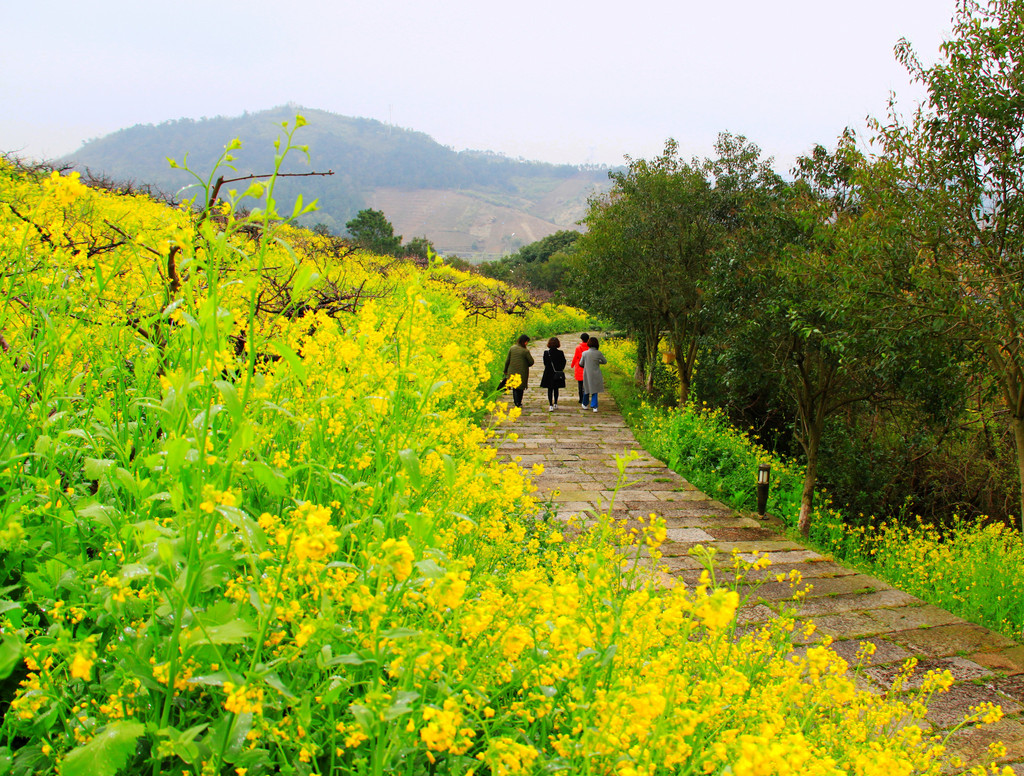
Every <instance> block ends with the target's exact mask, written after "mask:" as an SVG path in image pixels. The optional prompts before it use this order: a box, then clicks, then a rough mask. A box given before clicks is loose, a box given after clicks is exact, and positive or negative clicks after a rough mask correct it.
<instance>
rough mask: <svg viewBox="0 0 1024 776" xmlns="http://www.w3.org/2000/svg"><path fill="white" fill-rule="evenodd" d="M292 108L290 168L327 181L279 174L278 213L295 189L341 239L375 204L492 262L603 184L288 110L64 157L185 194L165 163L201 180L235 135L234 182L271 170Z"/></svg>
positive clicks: (566, 218)
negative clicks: (295, 149) (295, 126)
mask: <svg viewBox="0 0 1024 776" xmlns="http://www.w3.org/2000/svg"><path fill="white" fill-rule="evenodd" d="M296 113H301V114H302V115H303V116H304V117H305V118H306V119H307V120H308V121H309V126H307V127H304V128H302V129H301V130H299V133H298V135H297V140H298V141H299V142H301V143H304V144H307V145H308V146H309V151H310V161H309V163H308V164H307V163H306V160H305V158H304V157H302V155H301V154H296V155H295V156H294V157H289V161H288V162H287V163H286V164H287V168H286V170H285V171H286V172H310V171H319V172H323V171H326V170H333V171H334V175H333V176H331V177H323V178H321V177H309V178H296V179H282V180H281V183H280V188H279V190H278V191H279V194H278V199H279V202H280V203H281V205H280V207H281V208H282V209H283V207H284V204H285V203H289V204H290V203H291V202H292V201H293V200H294V198H295V196H296V195H297V194H299V193H301V194H302V195H303V197H304V198H305V199H306V200H307V201H309V200H310V199H312V198H316V199H318V200H319V204H320V210H319V211H317V212H316V213H313V214H311V215H310V216H308V217H307V218H306V219H305V220H306V222H307V224H308V225H312V224H316V223H324V224H326V225H327V226H328V227H329V228H330V229H331V230H332V231H336V232H338V233H342V232H344V230H345V222H346V221H348V220H350V219H351V218H352V216H354V215H355V214H356V213H357V212H358V211H359V210H361V209H362V208H365V207H372V208H375V209H377V210H383V211H384V214H385V215H386V216H387V217H388V219H390V221H391V223H392V224H394V226H395V232H396V234H401V235H402V236H403V237H404V238H405V240H409V239H411V238H413V237H424V236H425V237H427V238H428V239H430V240H431V241H432V242H433V243H434V245H435V246H436V247H437V248H438V249H439V250H440V251H441V252H443V253H457V254H459V255H460V256H463V257H464V258H468V259H470V260H484V259H490V258H496V257H497V256H500V255H502V254H505V253H510V252H513V251H515V250H517V249H518V248H519V247H520V246H522V245H525V244H528V243H531V242H534V241H536V240H539V239H541V238H543V237H546V236H547V235H549V234H552V233H553V232H556V231H558V230H560V229H566V228H568V229H574V228H578V226H577V224H576V222H577V221H578V220H579V219H580V218H581V217H582V216H583V215H584V213H585V212H586V204H587V199H588V198H589V197H590V196H591V195H592V194H594V193H595V192H596V191H599V190H604V189H607V187H608V185H609V184H608V171H607V169H605V168H601V167H577V166H572V165H554V164H546V163H542V162H528V161H523V160H516V159H511V158H508V157H506V156H502V155H499V154H495V153H491V152H481V151H459V152H456V151H454V150H452V149H451V148H448V147H446V146H443V145H441V144H440V143H437V142H436V141H435V140H433V139H432V138H431V137H429V136H428V135H426V134H424V133H422V132H415V131H412V130H408V129H400V128H398V127H393V126H390V125H388V124H384V123H381V122H379V121H375V120H373V119H361V118H351V117H348V116H338V115H336V114H333V113H328V112H326V111H321V110H314V109H309V108H301V107H298V106H295V105H288V106H281V107H278V108H273V109H271V110H266V111H260V112H259V113H246V114H245V115H243V116H236V117H233V118H225V117H217V118H213V119H201V120H198V121H195V120H192V119H178V120H176V121H166V122H164V123H163V124H159V125H155V126H154V125H152V124H150V125H137V126H134V127H131V128H129V129H122V130H120V131H118V132H114V133H112V134H110V135H107V136H105V137H101V138H99V139H96V140H91V141H89V142H87V143H86V144H85V145H84V146H82V148H81V149H79V150H78V151H76V152H74V153H72V154H68V155H67V156H66V157H64V158H63V159H61V160H60V161H62V162H67V163H70V164H73V165H74V166H75V167H76V168H77V169H79V170H82V171H85V170H86V169H88V170H90V171H91V172H93V173H94V174H102V175H105V176H107V177H109V178H112V179H114V180H116V181H130V182H134V183H136V184H150V185H152V186H154V187H156V188H157V189H159V190H160V191H163V192H165V193H167V194H171V195H174V196H176V197H177V198H178V199H186V198H189V197H192V196H195V195H196V190H195V189H194V188H193V189H184V190H182V189H183V187H186V186H188V185H189V184H192V183H195V180H194V179H193V178H191V177H190V176H189V175H187V174H186V173H184V172H182V171H181V170H174V169H171V168H170V166H169V165H168V163H167V157H171V158H174V159H176V160H178V161H179V162H180V161H181V160H182V158H183V157H184V156H185V155H186V154H188V163H189V166H190V167H191V168H192V169H193V170H195V171H196V172H198V173H200V174H207V173H208V172H209V170H210V168H211V167H212V165H213V163H214V162H215V160H216V159H217V157H218V156H219V155H220V154H221V152H222V151H223V149H224V146H225V145H226V144H227V143H229V142H230V141H231V140H232V139H234V138H236V137H237V138H239V139H241V141H242V148H241V150H239V151H237V152H235V156H236V157H237V159H236V161H235V162H234V166H235V168H236V169H237V171H238V172H237V175H239V176H241V175H248V174H252V173H265V172H269V171H270V168H271V166H272V162H273V155H274V149H273V146H272V143H273V141H274V139H275V138H276V137H277V136H278V133H279V130H280V127H281V122H283V121H291V120H292V119H294V118H295V114H296ZM233 174H234V173H233ZM245 185H246V184H244V183H243V184H236V188H238V189H240V190H241V189H244V187H245Z"/></svg>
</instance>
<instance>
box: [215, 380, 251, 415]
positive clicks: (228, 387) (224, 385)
mask: <svg viewBox="0 0 1024 776" xmlns="http://www.w3.org/2000/svg"><path fill="white" fill-rule="evenodd" d="M213 384H214V386H215V387H216V388H217V390H218V391H220V395H221V397H222V398H223V399H224V406H226V407H227V408H228V412H230V413H231V417H232V419H233V420H234V421H235V422H236V423H237V422H239V421H241V420H242V419H243V418H244V410H243V408H242V402H241V400H240V399H239V398H238V391H237V390H235V386H233V385H232V384H231V383H229V382H226V381H225V380H215V381H214V383H213Z"/></svg>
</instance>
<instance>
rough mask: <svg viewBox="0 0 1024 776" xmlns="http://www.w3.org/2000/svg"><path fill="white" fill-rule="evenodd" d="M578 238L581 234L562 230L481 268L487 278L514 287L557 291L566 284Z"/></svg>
mask: <svg viewBox="0 0 1024 776" xmlns="http://www.w3.org/2000/svg"><path fill="white" fill-rule="evenodd" d="M579 238H580V233H579V232H576V231H573V230H571V229H563V230H561V231H558V232H555V233H554V234H549V235H548V236H547V237H544V238H542V239H540V240H537V241H536V242H532V243H530V244H529V245H524V246H523V247H522V248H520V249H519V250H518V251H516V252H515V253H513V254H511V255H509V256H505V257H503V258H501V259H499V260H497V261H490V262H484V263H483V264H480V265H479V269H480V272H481V273H482V274H484V275H487V276H488V277H492V278H495V279H497V280H501V281H504V282H506V283H511V284H512V285H514V286H518V287H521V288H529V289H535V290H541V291H550V292H558V291H561V290H562V288H563V286H564V285H565V281H566V274H567V273H568V272H569V267H570V264H569V257H570V256H572V255H573V253H575V251H576V242H577V240H579Z"/></svg>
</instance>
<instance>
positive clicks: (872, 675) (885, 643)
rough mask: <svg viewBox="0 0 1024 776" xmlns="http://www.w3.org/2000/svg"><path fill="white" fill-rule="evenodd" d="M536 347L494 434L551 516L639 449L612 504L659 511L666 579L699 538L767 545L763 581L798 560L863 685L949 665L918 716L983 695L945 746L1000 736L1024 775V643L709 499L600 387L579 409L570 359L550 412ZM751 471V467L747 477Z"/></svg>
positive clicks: (815, 607)
mask: <svg viewBox="0 0 1024 776" xmlns="http://www.w3.org/2000/svg"><path fill="white" fill-rule="evenodd" d="M560 339H561V341H562V343H563V346H562V350H563V351H564V352H565V353H566V354H567V356H569V357H571V353H572V350H573V349H574V348H575V346H576V343H577V342H579V338H578V335H565V336H564V337H561V338H560ZM543 350H544V343H537V344H536V345H535V346H534V347H533V348H532V352H533V355H534V358H535V359H536V362H537V364H536V366H535V367H534V368H533V369H531V374H530V387H529V388H528V389H527V391H526V398H525V401H524V410H523V414H522V416H521V417H520V418H519V420H518V421H516V423H515V424H513V425H512V426H511V427H508V428H507V431H506V432H505V433H508V432H514V433H515V434H517V435H518V438H517V439H516V440H515V441H508V440H505V441H503V442H502V443H501V444H500V447H499V454H500V455H502V456H504V457H508V458H515V459H518V460H519V462H520V465H521V466H522V467H523V468H525V469H530V468H532V467H533V465H534V464H537V463H540V464H543V465H544V473H543V474H541V475H539V476H534V477H533V479H534V482H535V483H536V484H537V486H538V487H539V488H540V494H539V495H540V496H541V497H542V498H545V499H551V500H552V501H553V503H554V504H555V508H556V510H557V514H558V517H559V518H560V519H568V518H569V517H570V516H572V515H574V514H578V513H581V512H586V511H588V510H600V509H601V508H605V507H607V505H608V503H609V500H610V498H611V496H612V488H614V486H615V482H616V479H617V476H618V470H617V466H616V462H615V456H616V454H619V455H621V454H624V453H627V452H629V451H631V450H632V451H636V452H637V453H638V454H639V458H638V459H637V460H635V461H633V462H632V463H630V464H629V466H628V468H627V472H628V474H629V479H630V480H631V481H633V480H635V481H636V483H635V484H633V485H630V486H629V487H628V488H627V489H625V490H622V491H620V492H619V494H618V497H617V499H616V503H615V509H614V511H613V513H612V514H613V516H614V517H618V518H637V517H644V518H646V517H647V516H648V515H650V514H651V513H652V512H653V513H656V514H658V515H660V516H662V517H664V518H665V522H666V525H667V527H668V538H667V541H666V543H665V544H664V545H663V546H662V550H663V552H664V555H665V557H664V565H666V566H667V567H668V570H669V574H670V576H671V577H672V578H673V580H680V581H683V582H685V583H686V584H687V585H695V584H696V582H697V579H698V577H699V575H700V569H701V566H700V564H699V563H698V562H697V561H696V560H695V559H693V558H690V557H689V556H688V555H687V550H689V549H690V548H691V547H693V546H695V545H697V544H704V545H711V546H715V547H717V548H718V549H719V551H720V552H721V553H722V555H723V556H724V557H725V558H728V557H729V555H730V554H731V552H732V551H733V550H738V551H739V552H740V553H752V552H754V551H757V552H760V553H763V554H767V555H768V556H769V558H770V559H771V561H772V565H771V567H770V568H769V569H767V570H766V571H764V572H760V573H761V576H762V577H764V578H767V579H771V580H774V578H775V576H776V575H777V574H779V573H781V572H785V573H788V572H789V571H791V570H793V569H796V570H798V571H799V572H800V573H801V575H802V576H803V580H804V584H803V587H804V588H807V593H806V597H805V598H804V599H803V601H802V602H801V603H800V604H799V606H798V616H799V617H801V618H809V619H813V621H814V623H815V624H816V625H817V636H816V637H815V638H820V637H821V636H823V635H829V636H831V637H832V638H833V639H834V640H835V641H834V644H833V647H834V648H835V650H836V651H837V652H839V653H840V654H841V655H843V656H844V657H846V658H847V659H848V660H850V661H851V662H853V657H854V654H855V653H856V652H857V649H858V647H859V645H860V643H861V642H864V641H870V642H872V643H873V644H875V646H876V651H875V654H874V655H873V656H872V658H871V659H870V664H869V666H868V667H867V668H866V669H865V674H866V677H867V681H868V682H869V687H868V689H871V690H873V691H876V692H883V691H885V690H886V689H887V688H888V687H889V685H890V684H891V681H892V679H893V677H894V676H895V675H896V673H897V672H898V670H899V668H900V665H901V664H902V663H903V661H904V660H906V659H907V658H909V657H915V656H916V657H917V658H918V668H917V672H916V676H923V674H924V672H925V671H928V670H931V669H949V670H950V671H951V672H952V674H953V676H954V677H955V678H956V683H955V684H954V685H953V687H952V688H951V689H950V690H949V692H946V693H941V694H939V695H936V696H934V697H933V701H932V702H931V704H930V707H929V711H928V717H927V721H928V723H929V724H930V725H931V726H932V727H933V729H934V730H935V731H941V730H945V729H948V728H950V727H952V726H954V725H956V723H957V722H958V720H959V719H961V718H962V716H963V713H964V712H966V710H967V709H968V708H969V707H971V706H975V705H977V704H978V703H981V702H982V701H991V702H993V703H997V704H999V705H1000V706H1002V708H1003V711H1004V713H1005V716H1004V718H1003V719H1002V720H1001V721H999V722H998V723H996V724H994V725H985V726H982V727H974V728H969V729H965V730H962V731H959V732H958V733H956V734H955V735H954V736H953V738H952V739H951V742H950V744H951V749H952V750H953V751H954V752H956V753H957V754H959V755H961V756H962V757H964V758H965V759H966V760H967V761H968V762H977V761H979V760H980V759H982V758H984V756H985V754H986V748H987V746H988V744H989V743H991V742H992V741H997V740H999V741H1002V742H1003V743H1004V744H1005V745H1006V748H1007V750H1008V751H1007V755H1006V757H1005V758H1004V762H1005V764H1008V765H1010V766H1011V768H1013V770H1014V772H1015V773H1016V774H1019V775H1020V776H1024V715H1022V711H1024V646H1021V645H1018V644H1016V643H1015V642H1013V641H1011V640H1010V639H1008V638H1006V637H1004V636H1001V635H1000V634H998V633H995V632H993V631H990V630H988V629H987V628H983V627H981V626H978V625H974V624H972V623H969V622H966V621H964V620H961V619H960V618H958V617H955V616H954V615H952V614H950V613H949V612H946V611H944V610H943V609H939V608H938V607H936V606H931V605H929V604H926V603H924V602H923V601H921V600H920V599H918V598H915V597H914V596H911V595H908V594H906V593H904V592H902V591H900V590H896V589H894V588H893V587H891V586H890V585H887V584H886V583H884V582H882V581H881V580H879V579H875V578H874V577H871V576H868V575H865V574H860V573H857V572H856V571H853V570H851V569H848V568H845V567H843V566H841V565H839V564H838V563H835V562H834V561H832V560H831V559H829V558H827V557H824V556H822V555H820V554H819V553H817V552H815V551H813V550H809V549H807V548H805V547H804V546H803V545H801V544H798V543H796V542H793V541H789V540H787V539H786V538H785V537H784V536H782V535H781V534H780V533H779V531H778V530H777V527H773V526H772V525H771V524H769V523H768V522H762V521H760V520H758V519H756V517H752V516H750V515H746V514H740V513H737V512H736V511H735V510H732V509H730V508H729V507H727V506H725V505H724V504H722V503H720V502H718V501H714V500H712V499H710V498H708V497H707V496H705V495H704V494H703V493H701V492H700V491H699V490H697V489H696V488H695V487H694V486H693V485H691V484H690V483H688V482H687V481H686V480H684V479H683V478H682V477H680V476H679V475H678V474H676V473H675V472H673V471H671V470H670V469H668V468H667V467H666V466H665V465H664V464H663V463H662V462H661V461H659V460H657V459H656V458H654V457H653V456H651V455H650V454H648V453H647V452H645V451H644V450H643V449H642V448H641V447H640V445H639V444H638V443H637V441H636V439H635V438H634V437H633V433H632V432H631V431H630V430H629V428H628V427H627V426H626V424H625V421H624V420H623V418H622V415H621V414H620V413H619V410H618V407H617V406H616V404H615V401H614V399H613V398H612V397H611V396H610V394H607V393H605V394H601V395H600V397H599V402H600V407H599V411H598V412H597V413H593V412H591V411H590V410H589V409H588V410H586V411H582V410H581V409H580V406H579V404H578V403H576V402H577V400H578V399H577V391H576V382H575V380H573V379H572V374H571V371H570V370H568V369H567V370H566V376H567V377H568V378H569V381H568V382H569V385H568V387H567V389H566V390H564V391H562V396H561V397H560V401H561V404H560V406H559V407H558V408H557V409H556V410H555V411H554V412H548V407H547V399H546V393H547V392H546V390H545V389H542V388H539V387H538V386H539V383H540V376H541V374H542V368H541V367H540V365H541V363H542V361H541V353H542V351H543ZM753 476H754V473H753V472H751V479H752V480H753ZM666 582H667V583H671V581H670V580H666ZM793 592H794V591H793V590H792V589H791V588H790V585H789V583H777V582H774V581H769V582H767V583H765V584H764V585H762V586H761V587H760V588H759V589H758V591H757V594H756V595H757V600H756V601H754V600H752V601H751V603H749V604H748V605H747V606H746V607H744V609H743V610H741V612H740V615H739V616H740V621H741V622H742V623H744V624H756V623H758V622H763V621H765V620H767V619H769V618H771V617H772V616H774V615H775V614H776V613H777V612H778V610H779V609H780V607H781V606H782V605H783V603H784V602H785V601H786V599H790V598H791V597H792V595H793Z"/></svg>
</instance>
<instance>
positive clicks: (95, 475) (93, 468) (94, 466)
mask: <svg viewBox="0 0 1024 776" xmlns="http://www.w3.org/2000/svg"><path fill="white" fill-rule="evenodd" d="M114 463H115V461H110V460H106V459H102V458H86V459H85V463H84V465H83V467H82V468H83V470H84V472H85V476H86V478H87V479H90V480H98V479H99V478H100V477H102V476H103V475H104V474H105V473H106V471H107V469H109V468H110V467H111V466H113V465H114Z"/></svg>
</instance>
